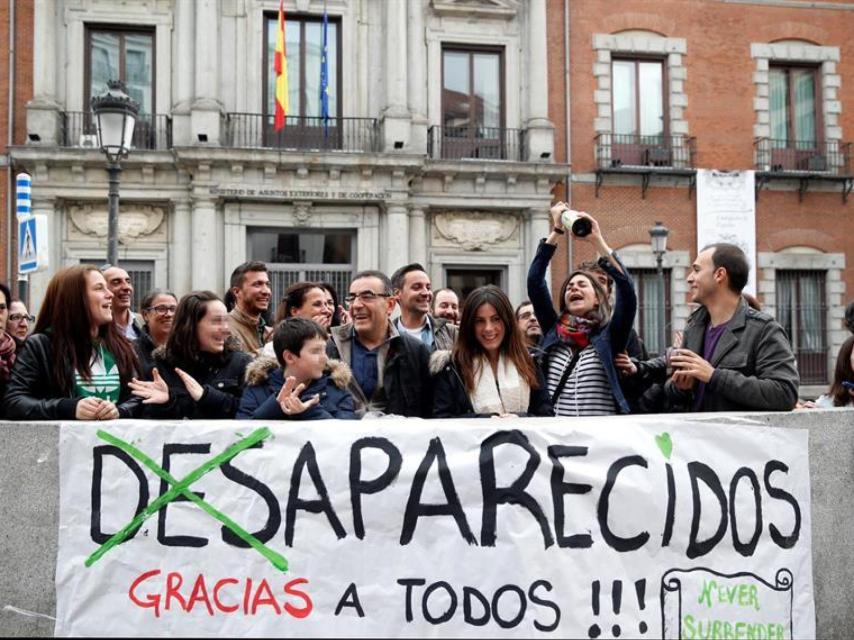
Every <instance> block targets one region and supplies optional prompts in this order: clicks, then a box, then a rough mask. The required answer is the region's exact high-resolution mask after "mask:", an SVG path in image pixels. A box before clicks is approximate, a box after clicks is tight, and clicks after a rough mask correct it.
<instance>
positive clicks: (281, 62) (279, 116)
mask: <svg viewBox="0 0 854 640" xmlns="http://www.w3.org/2000/svg"><path fill="white" fill-rule="evenodd" d="M273 69H275V71H276V119H275V122H274V124H273V127H274V129H275V130H276V131H281V130H282V128H283V127H284V126H285V117H286V116H287V115H288V60H287V57H286V54H285V0H279V26H278V28H277V29H276V49H275V51H274V52H273Z"/></svg>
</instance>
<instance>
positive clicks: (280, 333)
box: [0, 202, 854, 420]
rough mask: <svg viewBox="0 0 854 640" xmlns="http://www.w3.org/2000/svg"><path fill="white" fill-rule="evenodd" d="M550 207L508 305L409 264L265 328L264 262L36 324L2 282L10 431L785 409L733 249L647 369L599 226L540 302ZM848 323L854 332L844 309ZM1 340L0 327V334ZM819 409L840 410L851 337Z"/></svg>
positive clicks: (790, 358) (785, 357)
mask: <svg viewBox="0 0 854 640" xmlns="http://www.w3.org/2000/svg"><path fill="white" fill-rule="evenodd" d="M567 210H568V207H567V205H566V204H564V203H562V202H559V203H557V204H556V205H555V206H554V207H552V209H551V220H552V230H551V233H550V234H549V236H548V237H547V238H544V239H543V240H541V242H540V244H539V247H538V249H537V252H536V255H535V257H534V259H533V262H532V263H531V265H530V267H529V270H528V277H527V293H528V299H527V300H525V301H523V302H522V303H521V304H519V305H518V306H517V307H516V308H515V310H514V308H513V306H512V304H511V301H510V300H509V299H508V297H507V295H506V294H505V293H504V291H502V290H501V289H500V288H498V287H496V286H493V285H488V286H483V287H479V288H477V289H475V290H473V291H471V292H469V293H468V294H467V295H466V296H465V298H464V300H462V302H461V301H460V297H459V296H458V294H457V292H455V291H453V290H452V289H448V288H442V289H438V290H436V291H433V289H432V282H431V280H430V277H429V275H428V273H427V271H426V270H425V268H424V267H423V266H422V265H420V264H409V265H405V266H403V267H401V268H400V269H398V270H397V271H396V272H395V273H394V274H392V275H391V277H389V276H388V275H387V274H385V273H383V272H381V271H362V272H359V273H357V274H356V275H355V276H353V278H352V280H351V282H350V286H349V290H348V293H347V295H346V296H345V297H344V300H343V301H339V300H338V297H337V292H336V290H335V288H334V287H332V286H331V285H329V284H327V283H323V282H298V283H296V284H294V285H292V286H290V287H289V288H288V289H287V290H286V291H285V293H284V296H283V298H282V299H281V301H279V304H278V305H277V309H276V314H275V317H271V313H270V307H271V303H272V302H273V300H272V289H271V286H270V278H269V274H268V272H267V267H266V265H265V264H264V263H262V262H247V263H244V264H242V265H240V266H239V267H237V268H236V269H235V270H234V272H233V273H232V276H231V279H230V282H229V289H228V291H227V292H226V295H225V296H224V297H223V298H220V297H219V296H218V295H217V294H216V293H214V292H211V291H193V292H191V293H189V294H187V295H185V296H182V297H181V298H180V299H179V298H178V297H177V296H175V294H173V293H171V292H169V291H160V290H156V291H151V292H148V293H147V294H146V295H145V296H144V297H143V298H142V300H141V303H140V305H139V312H138V313H135V312H134V311H133V294H134V291H133V285H132V282H131V278H130V277H129V276H128V274H127V272H126V271H125V270H124V269H122V268H121V267H119V266H109V265H108V266H106V267H104V268H101V269H98V268H97V267H95V266H91V265H78V266H73V267H68V268H65V269H62V270H60V271H59V272H57V273H56V275H54V277H53V278H52V279H51V281H50V283H49V285H48V287H47V291H46V293H45V297H44V301H43V303H42V306H41V309H40V310H39V314H38V321H37V322H36V323H35V327H34V329H33V330H32V332H30V328H31V324H32V323H33V321H34V318H33V317H32V316H30V315H29V314H28V312H27V309H26V307H25V306H24V305H23V304H22V303H21V302H20V301H17V300H14V299H13V298H12V296H11V292H10V291H9V289H8V288H7V287H5V286H4V285H2V284H0V396H2V397H3V404H2V415H3V417H4V418H6V419H11V420H73V419H77V420H111V419H116V418H132V417H140V418H160V419H170V418H171V419H177V418H190V419H200V418H208V419H223V418H225V419H229V418H238V419H267V420H316V419H329V418H337V419H359V418H362V417H364V416H366V415H367V416H382V415H398V416H407V417H420V418H457V417H491V418H508V417H514V416H555V415H556V416H598V415H615V414H628V413H638V412H679V411H750V410H767V411H788V410H791V409H794V408H796V406H800V405H801V403H800V402H799V399H798V387H799V376H798V370H797V364H796V358H795V356H794V353H793V351H792V348H791V343H790V340H789V338H788V336H787V335H786V333H785V331H784V330H783V328H782V327H781V326H780V325H779V324H778V323H777V322H776V321H775V320H774V319H773V318H772V317H771V316H770V315H768V314H766V313H763V312H762V311H761V310H759V309H758V308H757V307H758V303H756V301H755V300H752V299H750V297H749V296H747V295H746V294H744V293H743V291H742V289H743V288H744V286H745V285H746V283H747V280H748V274H749V265H748V262H747V259H746V256H745V255H744V253H743V252H742V251H741V249H739V248H738V247H736V246H734V245H730V244H724V243H720V244H714V245H711V246H709V247H706V248H704V249H703V250H702V251H700V252H699V253H698V255H697V256H696V259H695V260H694V262H693V264H692V265H691V269H690V273H689V276H688V278H687V283H688V287H689V295H690V298H691V301H692V302H693V303H695V304H696V310H695V311H694V313H693V314H692V315H691V316H690V317H689V319H688V321H687V324H686V327H685V329H684V332H681V333H680V334H678V335H677V336H675V341H674V344H673V345H671V346H670V347H668V348H667V349H666V351H665V352H664V353H661V354H658V355H656V356H655V357H653V358H650V357H649V355H648V354H647V351H646V349H645V347H644V345H643V342H642V341H641V340H640V339H639V337H638V335H637V333H636V332H635V330H634V328H633V327H634V323H635V316H636V313H637V305H638V302H637V296H636V294H635V288H634V284H633V282H632V279H631V276H630V274H629V272H628V270H627V269H626V268H625V266H624V265H623V263H622V262H621V260H620V257H619V255H618V254H617V252H615V251H614V250H612V249H611V248H610V247H609V246H608V244H607V243H606V241H605V238H604V236H603V233H602V230H601V229H600V226H599V224H598V222H597V221H596V220H595V219H593V218H592V217H591V216H589V215H588V214H585V213H579V212H573V213H577V215H578V216H580V217H583V218H586V219H587V220H588V221H589V223H590V233H589V234H588V235H586V236H585V237H582V238H576V240H578V241H581V242H587V243H589V244H590V246H591V247H592V248H593V249H594V250H595V251H596V252H597V253H598V256H599V257H598V260H597V261H595V262H586V263H582V264H580V265H578V267H577V268H576V269H574V270H573V271H572V272H571V273H569V274H568V276H567V277H566V278H565V280H564V281H563V283H562V285H561V286H560V288H559V289H558V298H557V300H553V299H552V295H551V288H550V286H549V282H548V279H547V275H546V274H547V269H548V267H549V263H550V262H551V260H552V258H553V256H554V254H555V251H556V249H557V245H558V241H559V238H560V236H561V235H564V234H565V233H566V231H567V230H566V229H565V228H564V226H563V223H562V214H563V213H564V212H565V211H567ZM846 321H847V322H848V323H849V328H851V330H852V333H854V303H852V304H851V305H849V308H848V310H847V313H846ZM4 328H5V330H3V329H4ZM815 405H816V406H822V407H824V406H835V407H840V406H849V407H851V406H854V335H853V336H852V337H849V338H848V340H846V341H845V343H844V344H843V345H842V348H841V349H840V351H839V354H838V358H837V363H836V369H835V372H834V378H833V381H832V383H831V386H830V388H829V390H828V392H827V394H825V395H824V396H822V397H821V398H819V400H818V401H816V403H815Z"/></svg>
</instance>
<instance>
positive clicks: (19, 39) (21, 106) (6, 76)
mask: <svg viewBox="0 0 854 640" xmlns="http://www.w3.org/2000/svg"><path fill="white" fill-rule="evenodd" d="M13 21H14V24H13ZM12 42H14V46H10V43H12ZM0 51H2V52H3V59H2V61H0V148H2V152H0V153H2V155H0V282H7V283H9V284H12V285H14V281H15V273H16V269H17V267H16V265H15V257H16V254H17V252H16V250H15V246H16V245H15V242H14V240H15V197H14V194H15V170H14V169H12V168H10V165H11V163H10V162H9V155H8V147H9V145H10V143H11V144H13V145H14V144H22V143H23V142H24V141H25V140H26V119H27V113H26V106H27V101H28V100H29V99H30V98H32V95H33V75H32V68H33V3H32V2H12V3H9V2H4V3H0ZM10 86H11V88H12V90H11V92H10ZM10 124H11V126H10ZM10 130H11V131H10ZM10 133H11V135H10ZM9 193H11V194H12V197H11V198H8V197H7V195H8V194H9ZM10 238H11V242H10ZM13 289H14V287H13Z"/></svg>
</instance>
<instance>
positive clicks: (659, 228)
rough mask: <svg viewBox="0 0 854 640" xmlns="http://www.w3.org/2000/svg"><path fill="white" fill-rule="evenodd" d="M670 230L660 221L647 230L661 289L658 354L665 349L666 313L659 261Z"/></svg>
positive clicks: (663, 252) (665, 297)
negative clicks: (659, 344)
mask: <svg viewBox="0 0 854 640" xmlns="http://www.w3.org/2000/svg"><path fill="white" fill-rule="evenodd" d="M669 233H670V230H669V229H668V228H667V227H665V226H664V225H663V224H661V223H660V222H656V223H655V226H654V227H653V228H652V229H650V230H649V240H650V244H651V245H652V252H653V253H654V254H655V272H656V274H658V287H659V289H660V290H661V294H660V295H659V298H660V302H661V307H660V309H661V348H660V350H659V355H664V350H665V349H667V313H666V308H665V305H666V304H667V294H666V292H665V290H664V270H663V269H662V268H661V261H662V259H663V258H664V254H665V253H667V236H668V234H669Z"/></svg>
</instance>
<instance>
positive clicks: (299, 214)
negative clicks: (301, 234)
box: [294, 202, 311, 225]
mask: <svg viewBox="0 0 854 640" xmlns="http://www.w3.org/2000/svg"><path fill="white" fill-rule="evenodd" d="M310 217H311V203H310V202H294V218H296V221H297V222H299V223H300V224H301V225H305V224H306V223H307V222H308V219H309V218H310Z"/></svg>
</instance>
